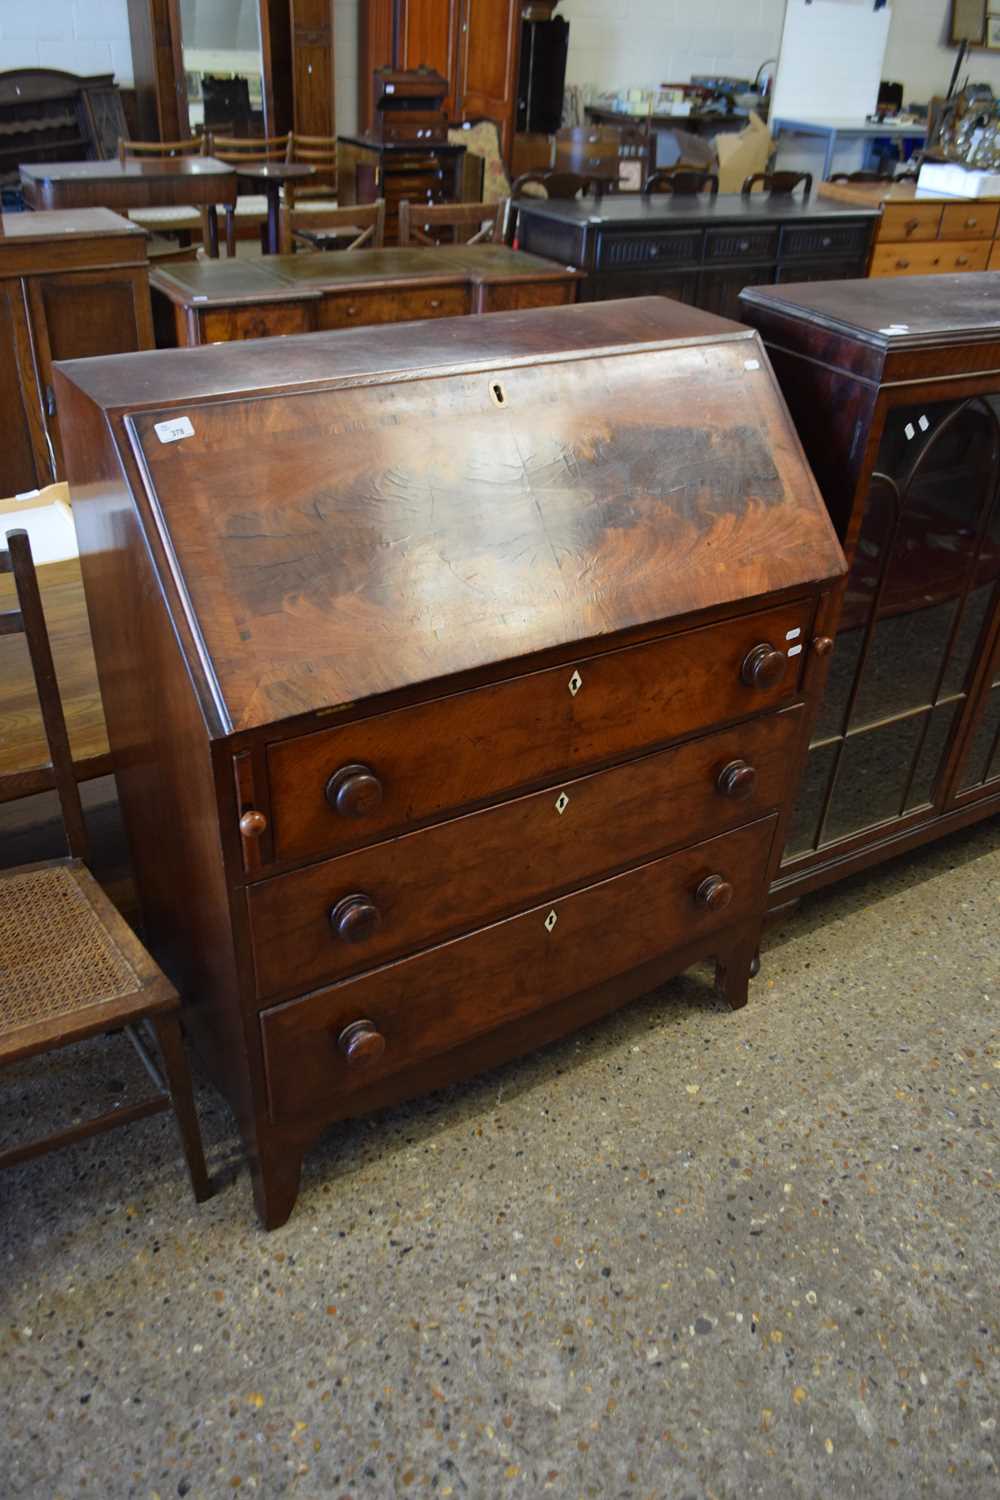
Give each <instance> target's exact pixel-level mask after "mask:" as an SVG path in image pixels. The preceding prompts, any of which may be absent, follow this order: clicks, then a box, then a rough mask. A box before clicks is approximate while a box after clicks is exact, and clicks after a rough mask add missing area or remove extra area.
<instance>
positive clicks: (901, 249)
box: [869, 240, 990, 276]
mask: <svg viewBox="0 0 1000 1500" xmlns="http://www.w3.org/2000/svg"><path fill="white" fill-rule="evenodd" d="M989 257H990V242H989V241H988V240H965V241H954V240H953V241H951V242H950V243H949V242H948V241H946V240H934V241H933V243H931V244H927V245H880V246H879V247H878V248H877V249H876V251H875V254H874V255H873V256H872V263H871V270H870V272H869V275H871V276H931V275H934V274H935V273H936V272H938V271H985V270H986V263H987V261H988V260H989Z"/></svg>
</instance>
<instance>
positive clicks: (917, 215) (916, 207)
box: [878, 203, 941, 244]
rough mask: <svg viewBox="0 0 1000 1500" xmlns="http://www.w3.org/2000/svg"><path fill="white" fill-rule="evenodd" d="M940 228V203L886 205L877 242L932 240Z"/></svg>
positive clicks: (935, 237)
mask: <svg viewBox="0 0 1000 1500" xmlns="http://www.w3.org/2000/svg"><path fill="white" fill-rule="evenodd" d="M940 227H941V205H940V203H887V204H886V205H885V208H884V209H883V210H882V222H881V224H880V226H879V232H878V241H879V244H881V243H882V241H883V240H893V241H896V240H904V241H909V240H934V239H937V236H938V230H939V229H940Z"/></svg>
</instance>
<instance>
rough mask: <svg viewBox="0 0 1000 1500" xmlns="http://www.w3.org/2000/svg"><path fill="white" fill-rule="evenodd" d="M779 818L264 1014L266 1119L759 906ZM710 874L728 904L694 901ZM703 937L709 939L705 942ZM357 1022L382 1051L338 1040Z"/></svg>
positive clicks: (313, 1109)
mask: <svg viewBox="0 0 1000 1500" xmlns="http://www.w3.org/2000/svg"><path fill="white" fill-rule="evenodd" d="M776 822H777V819H776V818H766V819H764V820H763V821H762V822H759V823H753V824H751V825H750V826H749V827H746V828H741V829H739V830H737V831H736V832H735V833H727V834H723V836H722V837H721V838H718V839H712V840H710V841H709V842H708V843H704V844H698V845H696V846H695V847H694V848H692V849H683V850H681V851H680V853H678V854H672V855H670V856H669V857H668V858H667V859H660V860H654V861H653V862H652V863H650V864H646V865H642V866H640V868H639V869H637V870H629V871H628V872H627V873H626V874H624V875H618V876H615V877H614V878H613V879H611V880H605V881H602V882H601V883H600V884H598V885H591V886H588V887H586V889H585V890H582V891H577V892H576V893H575V894H574V895H571V896H564V897H562V898H561V899H559V900H556V901H551V902H545V903H544V904H542V905H540V906H535V907H533V908H531V909H530V910H529V911H525V912H522V913H521V914H520V915H519V916H516V917H511V918H509V919H508V920H507V921H506V922H497V923H495V924H494V925H493V926H491V927H487V928H484V929H483V930H481V931H479V932H474V933H471V934H470V935H469V936H468V937H464V938H458V939H456V941H454V942H452V943H444V944H442V945H441V946H440V947H438V948H431V949H429V950H428V951H427V952H425V953H419V954H416V955H415V956H414V957H412V958H404V959H402V960H401V961H400V962H399V963H395V964H390V965H387V966H386V967H385V968H382V969H379V970H377V971H376V972H375V973H373V974H364V975H361V976H359V977H358V978H355V979H347V980H345V981H344V982H343V983H342V984H339V985H336V986H334V987H333V988H332V989H328V990H324V991H321V992H320V993H319V994H313V995H309V996H306V997H305V998H303V999H299V1000H291V1001H289V1002H288V1003H287V1004H285V1005H279V1006H274V1007H273V1008H272V1009H270V1010H266V1011H263V1012H262V1013H261V1017H260V1024H261V1040H262V1043H263V1049H264V1064H265V1069H266V1073H267V1086H268V1096H269V1107H270V1111H271V1118H272V1119H273V1120H274V1121H275V1122H285V1121H291V1120H293V1119H303V1118H309V1117H312V1118H314V1119H315V1118H322V1117H323V1116H325V1115H329V1114H333V1113H335V1112H336V1111H337V1106H338V1101H340V1100H342V1098H343V1096H344V1094H345V1093H350V1092H351V1091H352V1090H355V1089H361V1088H365V1087H367V1086H368V1085H369V1084H371V1083H373V1082H375V1081H377V1080H378V1079H379V1078H383V1077H386V1076H388V1075H389V1074H391V1073H395V1072H398V1071H399V1070H400V1069H402V1068H406V1067H410V1066H412V1065H413V1064H414V1063H419V1062H421V1061H422V1060H424V1059H427V1058H430V1057H434V1056H436V1055H437V1054H439V1053H442V1052H446V1051H448V1050H449V1049H450V1048H452V1047H457V1046H460V1045H461V1044H462V1043H463V1042H467V1041H469V1040H470V1039H471V1038H472V1037H475V1036H479V1035H483V1034H485V1033H486V1032H489V1031H494V1030H496V1029H497V1028H498V1027H500V1026H503V1025H505V1024H506V1023H507V1022H510V1021H514V1020H516V1019H517V1018H518V1017H519V1016H523V1015H526V1014H528V1013H529V1012H531V1011H535V1010H540V1009H541V1008H542V1007H543V1006H545V1005H548V1004H551V1003H553V1002H555V1001H558V1000H562V999H565V998H567V997H569V996H571V995H575V994H577V993H579V992H580V991H581V990H586V989H589V988H590V987H592V986H594V985H598V984H602V983H604V982H606V981H608V980H611V979H614V978H615V977H616V975H620V974H627V973H628V971H629V970H630V969H634V968H636V967H638V966H639V965H640V964H643V963H646V962H649V961H651V960H652V959H655V958H657V957H659V956H660V955H661V954H666V953H668V952H669V951H670V949H671V948H673V947H677V946H679V945H681V944H687V943H694V942H698V941H700V940H701V939H702V938H704V939H705V940H706V944H707V945H708V944H710V941H711V937H712V935H713V934H714V933H718V932H722V931H724V930H725V929H726V928H727V927H729V926H730V925H732V924H733V923H736V922H740V921H744V920H746V919H747V918H749V917H751V916H752V915H753V914H754V913H755V912H756V911H759V910H762V908H763V904H764V900H765V896H766V887H765V877H766V872H767V861H768V855H769V853H770V848H771V841H772V839H773V837H774V829H775V826H776ZM713 875H714V876H719V877H720V878H721V879H723V880H724V881H726V882H727V883H728V884H729V885H730V886H731V888H732V896H731V900H730V902H729V905H728V906H727V907H726V908H725V910H723V911H716V912H712V911H710V910H708V909H707V907H705V906H704V905H703V904H702V903H701V902H700V901H699V899H698V896H697V892H698V889H699V887H700V886H701V885H702V883H703V882H704V881H706V880H707V879H709V878H710V877H711V876H713ZM709 951H711V950H710V947H709V946H706V952H709ZM358 1021H367V1022H369V1023H370V1024H371V1026H372V1028H374V1030H375V1031H376V1032H377V1033H378V1035H379V1036H380V1037H382V1038H383V1039H384V1043H385V1047H384V1051H383V1052H382V1054H381V1056H380V1057H377V1058H376V1059H375V1060H374V1061H370V1062H368V1063H367V1064H364V1065H361V1064H359V1063H358V1062H355V1063H353V1064H352V1063H351V1062H349V1061H348V1059H347V1057H346V1056H345V1054H344V1052H343V1050H342V1046H343V1044H342V1043H341V1041H340V1038H341V1037H342V1036H343V1033H344V1031H345V1029H346V1028H347V1027H349V1026H351V1025H352V1024H353V1023H354V1022H358Z"/></svg>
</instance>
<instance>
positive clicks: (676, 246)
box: [594, 229, 702, 271]
mask: <svg viewBox="0 0 1000 1500" xmlns="http://www.w3.org/2000/svg"><path fill="white" fill-rule="evenodd" d="M701 242H702V231H701V229H669V230H660V231H655V232H654V231H647V232H645V233H641V234H634V233H633V234H630V233H628V231H626V230H617V231H612V230H608V231H604V232H602V233H601V234H600V235H599V236H598V240H597V253H596V256H595V260H594V264H595V266H596V268H597V269H598V270H601V271H620V270H622V269H623V268H624V267H626V266H628V267H633V266H634V267H642V268H644V269H645V270H647V271H649V270H655V269H656V267H658V266H662V267H663V269H664V270H666V269H668V268H669V267H670V266H678V265H685V264H693V265H697V264H698V262H699V261H700V259H701Z"/></svg>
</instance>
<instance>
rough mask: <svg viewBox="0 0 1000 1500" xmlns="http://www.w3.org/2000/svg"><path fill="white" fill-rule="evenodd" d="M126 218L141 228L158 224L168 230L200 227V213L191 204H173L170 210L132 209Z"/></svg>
mask: <svg viewBox="0 0 1000 1500" xmlns="http://www.w3.org/2000/svg"><path fill="white" fill-rule="evenodd" d="M128 216H129V218H130V219H131V221H132V223H133V224H140V225H142V226H143V227H145V226H146V225H147V224H150V225H153V224H159V225H161V226H164V227H167V228H170V229H198V228H200V226H201V211H200V210H199V209H197V208H195V206H194V204H193V203H189V204H187V205H185V204H175V205H174V206H173V207H172V208H132V209H129V214H128Z"/></svg>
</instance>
